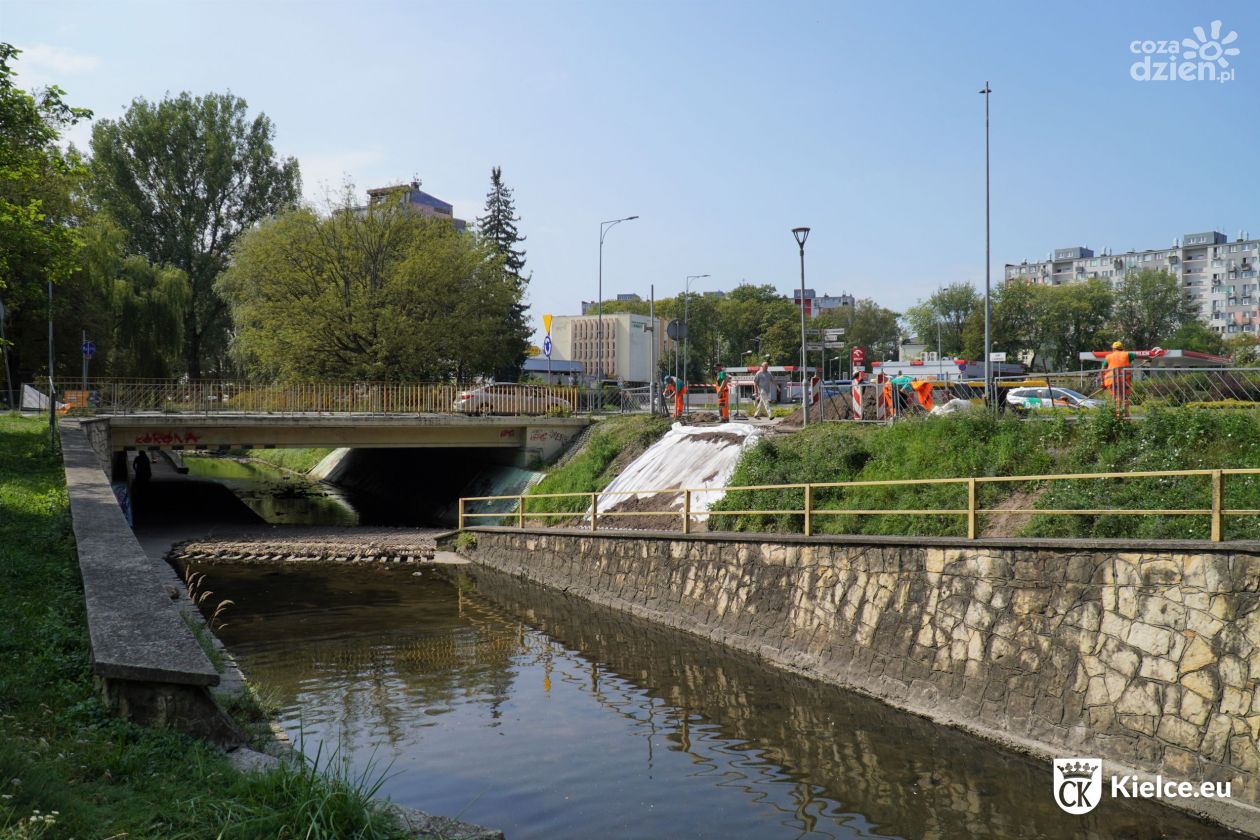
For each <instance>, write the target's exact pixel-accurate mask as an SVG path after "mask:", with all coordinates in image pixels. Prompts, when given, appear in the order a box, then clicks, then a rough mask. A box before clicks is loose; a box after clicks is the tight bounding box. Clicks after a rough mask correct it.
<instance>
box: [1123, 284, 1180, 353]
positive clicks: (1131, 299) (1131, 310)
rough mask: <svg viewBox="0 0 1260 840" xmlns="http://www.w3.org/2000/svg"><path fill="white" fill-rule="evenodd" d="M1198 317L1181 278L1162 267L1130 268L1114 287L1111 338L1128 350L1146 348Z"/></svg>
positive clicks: (1161, 340) (1163, 339) (1170, 335)
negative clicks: (1133, 269) (1186, 294)
mask: <svg viewBox="0 0 1260 840" xmlns="http://www.w3.org/2000/svg"><path fill="white" fill-rule="evenodd" d="M1197 317H1198V312H1197V310H1196V307H1195V304H1194V302H1193V301H1191V300H1190V299H1189V298H1187V297H1186V296H1185V294H1184V293H1183V292H1182V290H1181V281H1180V280H1178V279H1177V278H1176V277H1175V276H1173V275H1172V274H1169V273H1168V272H1166V271H1156V270H1154V269H1149V268H1146V269H1142V270H1141V271H1135V272H1131V273H1130V274H1128V275H1127V276H1125V278H1124V280H1122V281H1121V282H1120V285H1119V286H1118V287H1117V288H1116V301H1115V306H1114V308H1113V310H1112V317H1111V326H1112V330H1113V332H1114V335H1115V338H1117V339H1120V340H1122V341H1124V342H1125V346H1127V347H1128V348H1129V349H1131V350H1141V349H1149V348H1151V347H1154V346H1156V345H1158V344H1160V343H1162V342H1164V341H1165V340H1166V339H1168V338H1170V337H1172V335H1173V334H1174V333H1176V332H1177V330H1178V329H1180V328H1181V327H1182V325H1184V324H1186V323H1189V322H1190V321H1193V320H1195V319H1196V318H1197Z"/></svg>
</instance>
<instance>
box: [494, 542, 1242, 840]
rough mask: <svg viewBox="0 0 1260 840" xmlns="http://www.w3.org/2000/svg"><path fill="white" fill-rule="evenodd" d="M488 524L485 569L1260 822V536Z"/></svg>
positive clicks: (1237, 819)
mask: <svg viewBox="0 0 1260 840" xmlns="http://www.w3.org/2000/svg"><path fill="white" fill-rule="evenodd" d="M475 533H476V536H477V541H478V542H477V546H476V549H475V550H474V551H473V552H472V558H473V559H474V560H475V561H476V562H479V563H482V564H484V565H486V566H489V567H492V568H495V569H498V570H501V571H505V572H509V573H512V574H517V575H520V576H523V577H524V578H527V579H529V580H532V581H535V582H538V583H541V584H544V585H546V586H548V587H551V588H554V589H559V590H564V591H567V592H569V593H571V594H574V595H578V596H580V597H583V598H586V599H589V600H591V601H594V602H597V603H601V604H606V605H609V606H613V607H617V608H620V609H623V610H626V611H629V612H631V613H634V614H637V615H640V616H643V617H646V618H650V619H652V620H654V621H657V622H660V623H662V624H665V625H668V626H671V627H675V628H679V629H682V630H685V631H689V632H691V633H695V634H697V635H700V636H703V637H707V638H710V639H712V640H714V641H718V642H721V643H723V644H727V645H730V646H731V647H734V648H737V649H741V650H745V651H748V652H752V653H755V654H757V655H759V656H761V657H763V658H764V659H765V660H767V661H769V662H772V663H774V664H777V665H780V666H783V667H787V668H789V669H792V670H796V671H800V672H803V673H807V674H809V675H811V676H814V677H817V678H820V679H823V680H826V681H829V682H833V683H838V684H841V685H844V686H847V687H850V688H854V689H857V690H859V691H862V692H864V693H867V694H870V695H872V696H875V697H878V698H880V699H883V700H885V701H887V702H889V703H891V704H893V705H895V706H898V707H901V708H905V709H908V710H911V711H914V712H917V713H920V714H922V715H924V716H926V717H928V718H931V719H933V720H936V721H939V722H941V723H946V724H949V725H954V726H958V727H961V728H964V729H967V730H970V731H972V732H975V733H978V734H981V735H984V736H986V737H990V738H993V739H995V740H998V741H1000V742H1002V743H1005V744H1007V745H1009V746H1013V747H1016V748H1019V749H1022V750H1025V751H1028V752H1032V753H1034V754H1037V755H1041V756H1059V757H1102V758H1105V759H1108V760H1109V762H1110V766H1109V768H1108V772H1112V771H1118V770H1121V769H1127V768H1132V769H1136V770H1138V771H1141V772H1144V773H1149V774H1155V773H1163V774H1164V775H1165V776H1166V777H1167V778H1173V779H1176V780H1178V781H1183V780H1184V781H1191V782H1197V781H1231V782H1232V783H1233V785H1232V795H1233V800H1232V802H1231V803H1228V804H1226V805H1224V806H1213V805H1212V804H1211V802H1210V801H1208V800H1194V801H1193V803H1191V805H1190V806H1191V807H1192V808H1194V809H1196V810H1202V811H1204V812H1207V813H1210V814H1211V815H1213V816H1215V817H1217V818H1218V819H1222V820H1224V821H1226V822H1228V823H1229V824H1232V825H1235V826H1239V827H1243V828H1247V829H1249V830H1251V831H1252V832H1256V831H1257V830H1258V828H1260V820H1258V819H1257V817H1258V816H1260V810H1258V809H1257V806H1260V750H1257V738H1258V736H1260V692H1258V691H1257V680H1258V679H1260V543H1232V544H1224V545H1219V544H1218V545H1216V546H1211V547H1209V546H1208V545H1206V544H1203V543H1184V544H1164V545H1162V546H1161V547H1160V548H1159V549H1157V550H1156V549H1151V548H1149V547H1147V548H1140V547H1138V546H1136V545H1134V544H1132V543H1120V542H1114V543H1113V542H1110V541H1107V542H1100V541H1090V542H1086V541H1045V540H1041V541H1016V540H984V541H977V542H966V541H962V540H949V539H944V538H942V539H934V540H930V541H928V540H916V539H912V538H880V537H865V538H860V539H858V538H840V537H814V538H810V539H805V538H802V537H792V536H779V535H776V536H775V537H774V538H773V541H771V540H770V538H769V536H768V535H764V534H763V535H746V536H745V535H734V534H698V535H691V536H683V535H679V534H664V533H653V534H645V533H633V534H631V533H625V532H623V533H622V534H600V535H599V536H592V535H590V534H587V533H584V532H580V531H559V530H550V531H544V530H533V531H531V530H525V531H518V530H515V529H506V528H483V529H475ZM1030 795H1034V794H1032V793H1030ZM1047 795H1048V794H1047Z"/></svg>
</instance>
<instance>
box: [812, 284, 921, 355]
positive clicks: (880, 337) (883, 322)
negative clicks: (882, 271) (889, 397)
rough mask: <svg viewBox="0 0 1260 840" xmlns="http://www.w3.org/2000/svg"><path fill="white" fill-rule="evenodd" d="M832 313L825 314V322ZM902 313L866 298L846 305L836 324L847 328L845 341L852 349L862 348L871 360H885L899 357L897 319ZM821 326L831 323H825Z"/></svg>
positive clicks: (899, 332) (899, 335) (899, 330)
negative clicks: (850, 305) (899, 313)
mask: <svg viewBox="0 0 1260 840" xmlns="http://www.w3.org/2000/svg"><path fill="white" fill-rule="evenodd" d="M827 317H829V316H823V318H820V319H819V320H820V321H823V320H824V319H825V318H827ZM900 317H901V316H900V315H898V314H897V313H896V312H893V311H892V310H891V309H887V308H885V307H883V306H880V305H879V304H878V303H876V302H875V301H873V300H871V299H870V298H863V299H861V300H859V301H858V302H857V303H855V304H854V305H853V306H852V307H848V306H846V307H843V308H842V309H841V311H840V312H839V313H838V314H837V316H836V319H837V323H836V324H834V326H840V327H844V331H845V332H844V339H845V343H846V344H847V345H848V347H849V349H850V350H851V349H852V348H854V347H861V348H863V349H864V350H865V351H866V358H867V359H868V360H869V361H882V360H885V359H895V358H897V349H898V348H897V342H898V341H900V338H901V329H900V328H899V327H898V326H897V319H898V318H900ZM820 326H832V324H829V323H826V322H824V323H822V324H820Z"/></svg>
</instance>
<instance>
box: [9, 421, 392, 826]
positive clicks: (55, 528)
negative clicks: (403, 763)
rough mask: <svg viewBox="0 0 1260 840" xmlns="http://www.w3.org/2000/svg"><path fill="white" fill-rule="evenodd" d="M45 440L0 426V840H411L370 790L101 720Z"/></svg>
mask: <svg viewBox="0 0 1260 840" xmlns="http://www.w3.org/2000/svg"><path fill="white" fill-rule="evenodd" d="M47 434H48V433H47V426H46V425H44V422H43V421H42V420H38V419H31V418H22V417H18V416H15V415H0V597H2V598H3V603H4V605H5V606H4V609H3V610H0V840H17V838H23V840H27V839H28V838H33V837H49V838H52V837H68V838H69V837H74V838H103V837H127V838H130V839H132V840H134V838H153V840H159V839H160V840H170V839H171V838H174V840H181V839H182V838H190V839H191V838H205V837H216V838H242V839H244V838H259V840H262V838H268V840H271V838H298V837H302V838H343V837H344V838H401V837H406V836H408V835H406V834H405V833H404V832H403V831H402V830H401V829H400V828H399V827H398V825H397V823H396V821H395V820H394V819H393V818H392V817H391V816H389V815H387V814H385V813H384V812H382V811H381V810H380V809H379V807H378V806H377V805H375V804H374V803H372V802H371V797H372V794H373V793H374V792H375V788H376V785H377V784H378V782H377V780H375V779H363V778H349V777H347V776H346V775H345V771H344V770H342V769H341V768H340V765H339V764H338V763H337V762H336V761H335V760H333V761H327V760H326V761H323V762H321V764H323V765H325V766H324V767H315V766H313V765H312V764H311V763H305V764H298V765H294V766H289V767H284V768H282V769H279V770H274V771H271V772H268V773H263V774H253V775H245V774H242V773H239V772H237V771H236V770H234V769H233V768H232V767H231V766H230V765H229V764H228V762H227V760H226V758H225V757H224V756H223V754H222V753H220V752H219V751H218V750H216V749H215V748H213V747H211V746H209V745H207V744H205V743H202V742H200V741H196V740H194V739H191V738H188V737H185V736H182V735H179V734H175V733H171V732H159V731H155V730H150V729H144V728H140V727H136V726H133V725H131V724H128V723H125V722H123V721H121V720H118V719H116V718H114V717H112V716H111V715H110V714H109V713H108V711H107V710H106V709H105V707H104V706H103V705H102V703H101V702H100V700H99V698H98V696H97V694H96V692H95V690H94V688H93V683H92V673H91V663H90V652H89V643H88V634H87V625H86V618H85V614H84V605H83V593H82V589H81V584H80V580H79V572H78V560H77V557H76V553H75V545H74V539H73V536H72V534H71V530H70V514H69V508H68V504H67V499H66V492H65V480H64V473H63V471H62V466H61V460H60V456H59V454H57V453H50V452H49V451H48V445H47V440H48V438H47ZM32 817H34V819H32Z"/></svg>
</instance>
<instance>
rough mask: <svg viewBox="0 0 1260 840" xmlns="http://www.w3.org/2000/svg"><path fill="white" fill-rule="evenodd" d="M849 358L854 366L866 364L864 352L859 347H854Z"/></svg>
mask: <svg viewBox="0 0 1260 840" xmlns="http://www.w3.org/2000/svg"><path fill="white" fill-rule="evenodd" d="M849 356H850V358H852V359H853V364H855V365H864V364H866V351H865V350H863V349H862V348H861V347H854V348H853V352H852V353H850V354H849Z"/></svg>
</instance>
